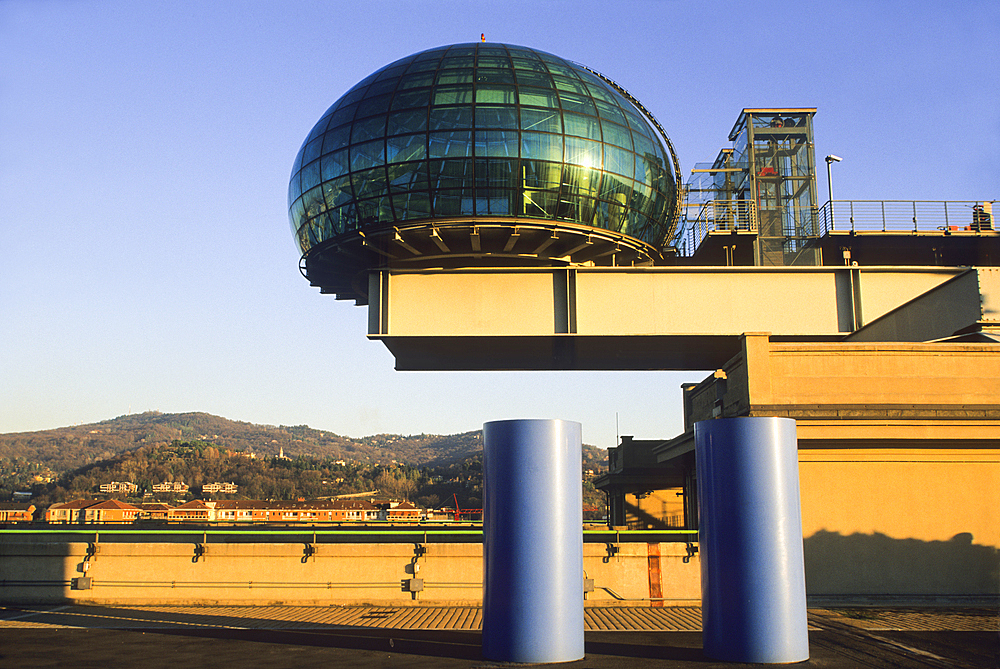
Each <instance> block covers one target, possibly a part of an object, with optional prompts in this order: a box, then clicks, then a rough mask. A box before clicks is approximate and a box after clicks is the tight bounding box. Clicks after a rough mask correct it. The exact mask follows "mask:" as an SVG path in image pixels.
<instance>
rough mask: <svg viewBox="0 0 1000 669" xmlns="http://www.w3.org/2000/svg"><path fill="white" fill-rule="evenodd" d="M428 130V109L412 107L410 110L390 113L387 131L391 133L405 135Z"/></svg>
mask: <svg viewBox="0 0 1000 669" xmlns="http://www.w3.org/2000/svg"><path fill="white" fill-rule="evenodd" d="M426 130H427V110H426V109H410V110H408V111H403V112H393V113H391V114H389V124H388V132H387V134H389V135H405V134H407V133H411V132H424V131H426Z"/></svg>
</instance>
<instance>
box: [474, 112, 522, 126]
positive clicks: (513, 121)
mask: <svg viewBox="0 0 1000 669" xmlns="http://www.w3.org/2000/svg"><path fill="white" fill-rule="evenodd" d="M476 127H477V128H502V129H505V130H516V129H517V128H518V124H517V109H514V108H512V107H509V106H504V107H480V106H477V107H476Z"/></svg>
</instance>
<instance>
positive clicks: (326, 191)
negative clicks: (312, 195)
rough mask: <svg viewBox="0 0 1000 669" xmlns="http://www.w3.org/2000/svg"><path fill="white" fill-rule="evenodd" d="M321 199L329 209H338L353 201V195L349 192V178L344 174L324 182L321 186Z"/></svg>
mask: <svg viewBox="0 0 1000 669" xmlns="http://www.w3.org/2000/svg"><path fill="white" fill-rule="evenodd" d="M323 198H324V199H325V200H326V206H327V208H329V209H334V208H336V207H340V206H341V205H344V204H347V203H348V202H349V201H351V200H352V199H354V193H353V191H352V190H351V177H350V176H349V175H347V174H345V175H344V176H341V177H337V178H336V179H331V180H330V181H327V182H325V183H324V184H323Z"/></svg>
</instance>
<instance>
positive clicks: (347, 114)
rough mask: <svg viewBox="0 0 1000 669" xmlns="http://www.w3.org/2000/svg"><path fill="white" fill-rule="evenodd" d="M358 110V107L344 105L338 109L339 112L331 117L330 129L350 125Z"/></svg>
mask: <svg viewBox="0 0 1000 669" xmlns="http://www.w3.org/2000/svg"><path fill="white" fill-rule="evenodd" d="M357 110H358V107H357V105H344V106H342V107H338V108H337V111H335V112H333V114H332V115H331V116H330V123H329V125H328V126H327V127H328V128H336V127H337V126H338V125H341V124H343V123H348V122H349V121H351V120H352V119H353V118H354V113H355V112H356V111H357Z"/></svg>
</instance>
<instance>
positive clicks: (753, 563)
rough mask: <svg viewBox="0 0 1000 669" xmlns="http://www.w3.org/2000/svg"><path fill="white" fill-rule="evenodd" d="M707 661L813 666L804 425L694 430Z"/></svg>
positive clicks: (784, 421) (785, 422)
mask: <svg viewBox="0 0 1000 669" xmlns="http://www.w3.org/2000/svg"><path fill="white" fill-rule="evenodd" d="M694 437H695V459H696V463H695V465H696V468H697V476H698V512H699V516H700V517H699V521H698V523H699V525H698V541H699V547H700V553H701V593H702V595H701V597H702V602H701V606H702V639H703V644H704V651H705V654H706V655H708V656H709V657H712V658H715V659H717V660H724V661H728V662H770V663H788V662H801V661H804V660H808V659H809V636H808V631H807V624H806V586H805V570H804V566H803V554H802V515H801V508H800V505H799V461H798V451H797V447H796V439H795V421H794V420H792V419H789V418H767V417H761V418H750V417H743V418H722V419H717V420H706V421H702V422H700V423H695V426H694Z"/></svg>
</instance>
